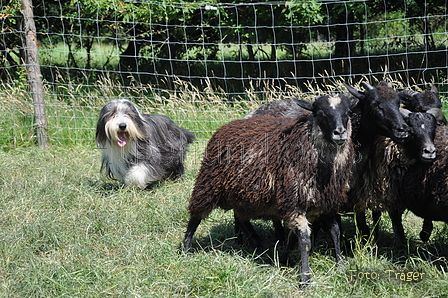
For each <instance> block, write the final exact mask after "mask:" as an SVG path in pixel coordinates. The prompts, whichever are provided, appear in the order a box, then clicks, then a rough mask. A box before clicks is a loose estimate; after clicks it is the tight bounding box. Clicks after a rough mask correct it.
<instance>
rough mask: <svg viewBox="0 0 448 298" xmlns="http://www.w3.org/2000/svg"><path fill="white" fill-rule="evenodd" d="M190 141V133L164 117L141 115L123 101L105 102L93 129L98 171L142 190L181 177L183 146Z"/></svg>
mask: <svg viewBox="0 0 448 298" xmlns="http://www.w3.org/2000/svg"><path fill="white" fill-rule="evenodd" d="M193 141H194V134H193V133H192V132H190V131H188V130H186V129H183V128H180V127H178V126H177V125H176V124H174V122H173V121H171V119H169V118H168V117H165V116H162V115H146V114H141V113H140V112H139V111H138V110H137V108H136V107H135V105H134V104H133V103H132V102H130V101H128V100H125V99H120V100H113V101H110V102H108V103H107V104H106V105H105V106H104V107H103V108H102V110H101V112H100V115H99V119H98V124H97V127H96V142H97V145H98V147H99V148H100V150H101V152H102V157H101V169H106V173H107V175H108V176H109V177H110V178H112V179H117V180H120V181H121V182H123V183H124V184H125V185H127V186H138V187H140V188H142V189H144V188H146V187H147V186H148V185H150V184H151V183H153V182H156V181H159V180H162V179H166V178H172V179H176V178H179V177H180V176H182V174H183V173H184V166H183V162H184V159H185V155H186V152H187V147H188V144H190V143H192V142H193Z"/></svg>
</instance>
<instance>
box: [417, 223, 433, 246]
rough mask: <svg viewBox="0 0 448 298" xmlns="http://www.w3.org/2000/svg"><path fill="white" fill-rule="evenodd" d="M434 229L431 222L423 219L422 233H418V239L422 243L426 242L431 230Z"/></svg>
mask: <svg viewBox="0 0 448 298" xmlns="http://www.w3.org/2000/svg"><path fill="white" fill-rule="evenodd" d="M433 228H434V226H433V224H432V220H429V219H424V220H423V227H422V231H421V232H420V239H421V240H422V241H423V242H427V241H428V240H429V237H431V233H432V229H433Z"/></svg>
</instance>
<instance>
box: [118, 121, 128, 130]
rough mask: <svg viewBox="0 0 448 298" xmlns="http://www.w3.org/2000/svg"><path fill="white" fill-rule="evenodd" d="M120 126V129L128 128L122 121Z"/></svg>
mask: <svg viewBox="0 0 448 298" xmlns="http://www.w3.org/2000/svg"><path fill="white" fill-rule="evenodd" d="M118 128H119V129H120V130H125V129H126V123H120V124H118Z"/></svg>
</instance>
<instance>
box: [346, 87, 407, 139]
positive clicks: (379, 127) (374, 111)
mask: <svg viewBox="0 0 448 298" xmlns="http://www.w3.org/2000/svg"><path fill="white" fill-rule="evenodd" d="M363 85H364V87H365V88H366V90H365V91H364V92H362V91H359V90H357V89H355V88H353V87H351V86H349V85H346V87H347V89H348V90H349V92H350V93H352V94H353V95H354V96H356V97H357V98H359V100H360V104H361V109H362V113H363V117H362V121H363V125H365V126H366V127H367V128H368V129H369V130H370V131H372V132H374V133H377V134H379V135H383V136H386V137H390V138H391V139H392V140H394V141H395V142H397V143H403V142H404V141H405V140H406V138H407V137H408V136H409V127H408V125H407V124H406V122H405V121H404V119H403V117H402V116H401V114H400V111H399V108H400V99H399V97H398V95H397V93H396V92H395V90H394V89H392V88H391V87H390V86H389V84H387V83H384V84H380V85H379V86H377V87H372V86H370V85H369V84H367V83H363Z"/></svg>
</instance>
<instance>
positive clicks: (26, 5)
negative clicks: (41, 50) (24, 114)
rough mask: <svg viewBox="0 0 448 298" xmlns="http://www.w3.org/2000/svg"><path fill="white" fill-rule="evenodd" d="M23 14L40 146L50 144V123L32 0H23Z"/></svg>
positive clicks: (26, 61) (27, 63)
mask: <svg viewBox="0 0 448 298" xmlns="http://www.w3.org/2000/svg"><path fill="white" fill-rule="evenodd" d="M22 14H23V20H24V25H25V27H24V35H25V38H24V39H25V46H24V49H25V51H24V52H25V65H26V72H27V75H28V82H29V84H30V89H31V94H32V97H33V104H34V115H35V123H36V124H35V126H36V134H37V142H38V144H39V147H41V148H44V147H47V146H48V132H47V128H48V124H47V116H46V114H45V102H44V91H43V90H44V89H43V83H42V74H41V72H40V63H39V56H38V53H37V36H36V24H35V23H34V15H33V8H32V3H31V0H22Z"/></svg>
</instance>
